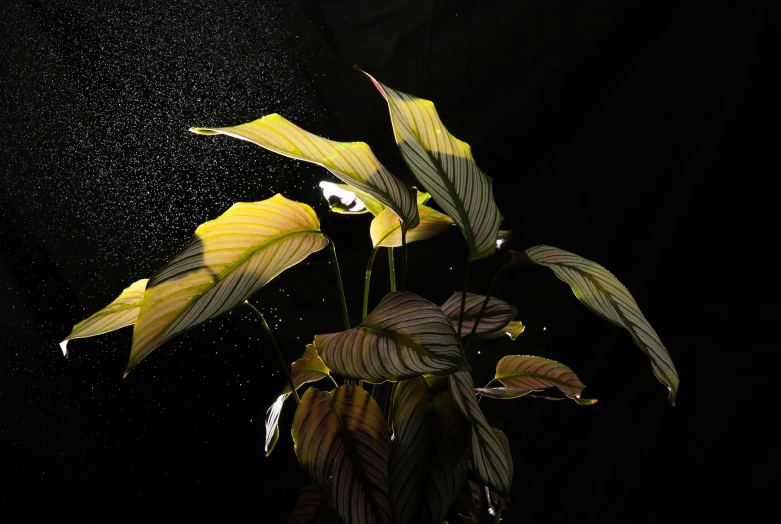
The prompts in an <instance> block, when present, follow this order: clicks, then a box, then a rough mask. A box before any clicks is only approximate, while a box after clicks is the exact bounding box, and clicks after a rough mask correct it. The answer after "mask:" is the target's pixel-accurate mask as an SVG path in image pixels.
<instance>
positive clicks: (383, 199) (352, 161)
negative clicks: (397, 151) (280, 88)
mask: <svg viewBox="0 0 781 524" xmlns="http://www.w3.org/2000/svg"><path fill="white" fill-rule="evenodd" d="M190 131H192V132H193V133H198V134H201V135H214V134H218V133H221V134H224V135H228V136H232V137H235V138H240V139H242V140H247V141H249V142H252V143H253V144H257V145H259V146H261V147H263V148H265V149H268V150H269V151H273V152H275V153H279V154H280V155H284V156H287V157H290V158H295V159H297V160H303V161H305V162H312V163H314V164H317V165H320V166H323V167H324V168H326V169H328V171H330V172H331V173H333V174H334V175H335V176H336V177H337V178H339V179H340V180H341V181H342V182H344V183H345V184H348V185H350V186H352V187H354V188H356V189H358V190H360V191H363V192H365V193H368V194H370V195H371V196H373V197H374V198H376V199H377V200H378V201H379V202H380V203H381V204H382V205H384V206H385V207H389V208H391V209H393V211H394V212H395V213H396V214H397V215H399V217H400V218H401V219H402V220H403V221H404V223H405V225H406V227H407V229H413V228H414V227H416V226H417V225H418V209H417V206H416V204H415V190H414V189H412V188H411V187H409V186H407V185H406V184H404V183H403V182H401V181H400V180H399V179H397V178H396V177H394V176H393V175H392V174H390V172H389V171H388V170H387V169H385V167H384V166H383V165H382V164H381V163H380V161H379V160H377V157H376V156H374V153H372V150H371V149H370V148H369V146H368V145H367V144H365V143H363V142H335V141H333V140H328V139H326V138H322V137H319V136H317V135H313V134H312V133H310V132H308V131H305V130H303V129H301V128H300V127H298V126H297V125H295V124H294V123H292V122H290V121H289V120H286V119H285V118H283V117H281V116H280V115H277V114H273V115H268V116H264V117H263V118H260V119H258V120H254V121H252V122H248V123H246V124H241V125H238V126H233V127H193V128H190Z"/></svg>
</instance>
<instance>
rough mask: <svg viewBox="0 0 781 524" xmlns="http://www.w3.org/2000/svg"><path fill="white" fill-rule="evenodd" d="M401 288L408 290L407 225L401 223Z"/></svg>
mask: <svg viewBox="0 0 781 524" xmlns="http://www.w3.org/2000/svg"><path fill="white" fill-rule="evenodd" d="M399 289H401V290H402V291H406V290H407V225H406V224H404V223H403V222H402V223H401V278H399Z"/></svg>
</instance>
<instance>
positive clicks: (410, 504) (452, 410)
mask: <svg viewBox="0 0 781 524" xmlns="http://www.w3.org/2000/svg"><path fill="white" fill-rule="evenodd" d="M393 402H394V407H395V408H394V409H395V410H394V414H393V435H394V439H393V442H392V444H391V455H390V489H391V501H392V503H393V511H394V515H395V517H396V520H395V522H398V523H400V524H404V523H411V522H415V523H418V522H420V523H423V522H428V523H431V524H439V523H440V522H442V519H443V518H444V516H445V513H447V510H448V508H450V506H451V505H452V504H453V502H454V500H455V498H456V495H458V492H459V490H460V489H461V486H463V484H464V481H465V480H466V473H467V467H466V462H467V455H466V451H467V449H468V448H469V422H468V421H467V420H466V419H465V418H464V417H463V415H462V414H461V411H459V409H458V406H457V405H456V403H455V401H454V400H453V395H452V394H451V393H450V390H449V389H448V379H447V378H446V377H435V376H433V375H425V376H423V377H418V378H414V379H410V380H405V381H403V382H400V383H399V385H398V388H397V389H396V395H395V397H394V401H393Z"/></svg>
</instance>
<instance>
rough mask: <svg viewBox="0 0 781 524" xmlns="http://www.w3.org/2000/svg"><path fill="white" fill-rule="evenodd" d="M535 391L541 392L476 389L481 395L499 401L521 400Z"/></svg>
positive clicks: (514, 389) (526, 389)
mask: <svg viewBox="0 0 781 524" xmlns="http://www.w3.org/2000/svg"><path fill="white" fill-rule="evenodd" d="M535 391H540V390H539V389H529V388H475V392H477V393H479V394H481V395H485V396H486V397H491V398H498V399H511V398H521V397H523V396H526V395H528V394H529V393H533V392H535Z"/></svg>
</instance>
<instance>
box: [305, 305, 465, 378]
mask: <svg viewBox="0 0 781 524" xmlns="http://www.w3.org/2000/svg"><path fill="white" fill-rule="evenodd" d="M315 346H316V347H317V351H318V352H319V353H320V358H322V359H323V362H325V364H326V365H327V366H328V367H329V368H330V369H332V370H334V371H335V372H336V373H338V374H340V375H343V376H345V377H347V378H351V379H356V380H365V381H367V382H372V383H380V382H384V381H386V380H393V381H395V380H404V379H408V378H413V377H419V376H421V375H423V374H426V373H432V374H440V375H441V374H446V373H452V372H453V371H457V370H461V369H468V366H467V364H466V362H465V361H464V359H463V356H462V352H461V345H460V344H459V341H458V337H457V336H456V333H455V331H454V330H453V326H452V324H451V323H450V320H449V319H448V318H447V317H446V316H445V314H444V313H442V310H440V309H439V308H438V307H437V306H435V305H434V304H432V303H431V302H429V301H428V300H425V299H423V298H421V297H419V296H417V295H415V294H413V293H409V292H404V291H399V292H393V293H388V294H387V295H385V296H384V297H383V299H382V300H381V301H380V303H379V304H377V307H376V308H375V309H374V311H372V312H371V313H370V314H369V316H367V317H366V319H365V320H364V321H363V322H361V323H360V324H359V325H358V326H356V327H354V328H352V329H349V330H347V331H342V332H340V333H332V334H329V335H317V336H316V337H315Z"/></svg>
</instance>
